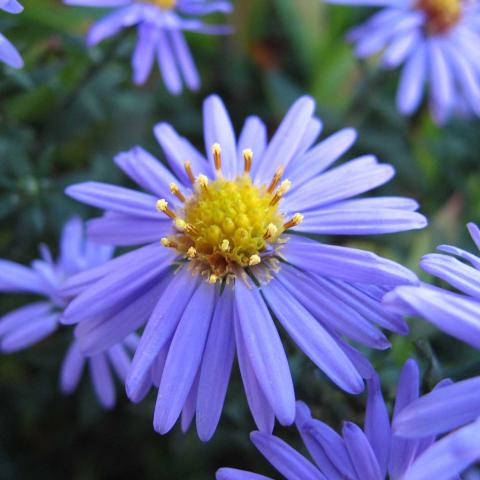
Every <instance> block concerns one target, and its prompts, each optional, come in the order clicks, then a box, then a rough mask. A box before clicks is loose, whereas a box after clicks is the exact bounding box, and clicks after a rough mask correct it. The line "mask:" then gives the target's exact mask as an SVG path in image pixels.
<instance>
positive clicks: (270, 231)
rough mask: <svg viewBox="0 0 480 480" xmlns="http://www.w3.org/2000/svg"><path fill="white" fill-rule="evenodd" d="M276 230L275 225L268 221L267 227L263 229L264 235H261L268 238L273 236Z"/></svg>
mask: <svg viewBox="0 0 480 480" xmlns="http://www.w3.org/2000/svg"><path fill="white" fill-rule="evenodd" d="M277 232H278V228H277V227H276V225H274V224H273V223H269V224H268V225H267V229H266V230H265V235H264V236H263V238H265V239H266V240H268V239H269V238H272V237H274V236H275V235H276V234H277Z"/></svg>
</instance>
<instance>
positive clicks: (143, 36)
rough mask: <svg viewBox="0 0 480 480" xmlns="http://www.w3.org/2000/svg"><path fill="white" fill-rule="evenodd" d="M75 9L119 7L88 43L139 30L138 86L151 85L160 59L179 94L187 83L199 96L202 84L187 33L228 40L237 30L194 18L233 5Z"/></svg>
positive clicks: (186, 1) (219, 1)
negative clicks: (131, 30)
mask: <svg viewBox="0 0 480 480" xmlns="http://www.w3.org/2000/svg"><path fill="white" fill-rule="evenodd" d="M64 1H65V3H67V4H69V5H82V6H88V7H119V8H118V9H117V10H115V11H114V12H113V13H111V14H109V15H107V16H106V17H105V18H103V19H101V20H99V21H98V22H96V23H94V24H93V26H92V27H91V29H90V31H89V33H88V36H87V42H88V44H89V45H96V44H97V43H99V42H101V41H102V40H104V39H105V38H109V37H111V36H113V35H116V34H117V33H118V32H119V31H120V30H122V29H123V28H128V27H132V26H137V27H138V41H137V45H136V48H135V52H134V54H133V57H132V67H133V81H134V82H135V83H136V84H137V85H141V84H143V83H145V82H146V80H147V78H148V76H149V75H150V72H151V71H152V68H153V64H154V62H155V59H157V62H158V65H159V67H160V72H161V74H162V77H163V81H164V82H165V86H166V87H167V89H168V91H169V92H170V93H172V94H179V93H180V92H181V91H182V89H183V82H185V85H186V86H187V87H188V88H189V89H190V90H198V88H199V87H200V78H199V75H198V71H197V68H196V66H195V63H194V61H193V58H192V55H191V53H190V50H189V48H188V45H187V43H186V41H185V37H184V34H183V32H184V31H192V32H198V33H205V34H212V35H225V34H229V33H231V28H230V27H229V26H225V25H208V24H206V23H205V22H204V21H202V20H199V19H194V18H191V17H187V18H185V17H184V15H188V16H203V15H207V14H209V13H212V12H224V13H229V12H230V11H231V10H232V6H231V3H230V2H229V1H226V0H225V1H224V0H64Z"/></svg>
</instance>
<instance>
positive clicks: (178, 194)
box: [170, 182, 186, 202]
mask: <svg viewBox="0 0 480 480" xmlns="http://www.w3.org/2000/svg"><path fill="white" fill-rule="evenodd" d="M170 191H171V192H172V193H173V194H174V195H175V196H176V197H177V198H178V199H179V200H180V201H181V202H185V200H186V198H185V195H184V194H183V193H182V192H181V191H180V189H179V188H178V185H177V184H176V183H174V182H172V183H171V184H170Z"/></svg>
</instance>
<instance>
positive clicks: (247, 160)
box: [243, 148, 253, 173]
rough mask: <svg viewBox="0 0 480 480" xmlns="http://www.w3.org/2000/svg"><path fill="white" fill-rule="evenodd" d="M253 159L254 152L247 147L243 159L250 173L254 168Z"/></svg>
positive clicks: (245, 167)
mask: <svg viewBox="0 0 480 480" xmlns="http://www.w3.org/2000/svg"><path fill="white" fill-rule="evenodd" d="M252 159H253V152H252V151H251V150H250V149H249V148H247V149H245V150H244V151H243V161H244V165H245V166H244V169H243V171H244V172H245V173H250V170H251V168H252Z"/></svg>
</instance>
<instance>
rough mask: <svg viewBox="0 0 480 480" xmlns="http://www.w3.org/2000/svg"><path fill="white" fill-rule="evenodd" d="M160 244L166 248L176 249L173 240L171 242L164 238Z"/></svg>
mask: <svg viewBox="0 0 480 480" xmlns="http://www.w3.org/2000/svg"><path fill="white" fill-rule="evenodd" d="M160 243H161V244H162V245H163V246H164V247H176V244H175V242H172V240H169V239H168V238H166V237H163V238H162V239H161V240H160Z"/></svg>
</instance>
